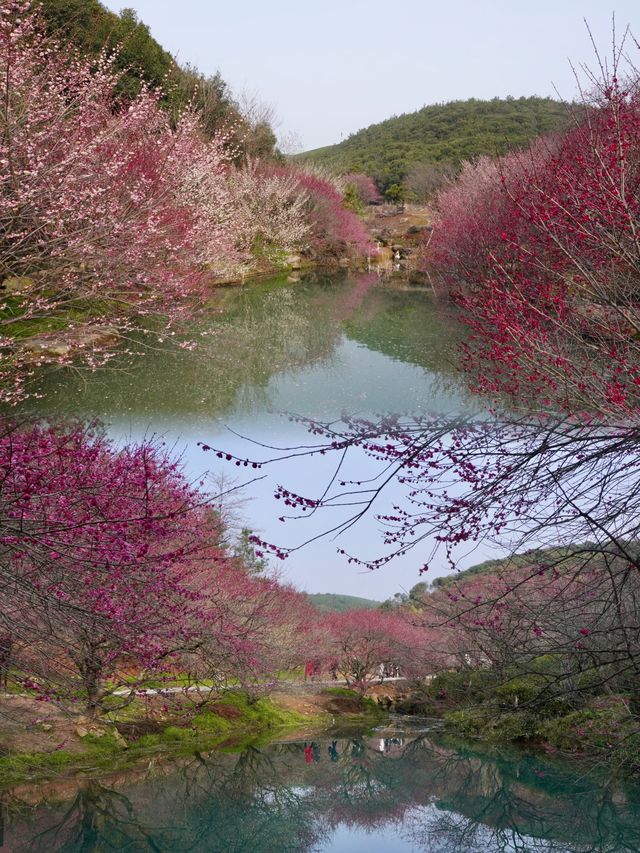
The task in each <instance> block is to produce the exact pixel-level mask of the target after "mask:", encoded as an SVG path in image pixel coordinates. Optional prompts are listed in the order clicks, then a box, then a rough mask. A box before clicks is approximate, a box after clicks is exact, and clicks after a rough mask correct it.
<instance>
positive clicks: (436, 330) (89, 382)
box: [23, 275, 484, 600]
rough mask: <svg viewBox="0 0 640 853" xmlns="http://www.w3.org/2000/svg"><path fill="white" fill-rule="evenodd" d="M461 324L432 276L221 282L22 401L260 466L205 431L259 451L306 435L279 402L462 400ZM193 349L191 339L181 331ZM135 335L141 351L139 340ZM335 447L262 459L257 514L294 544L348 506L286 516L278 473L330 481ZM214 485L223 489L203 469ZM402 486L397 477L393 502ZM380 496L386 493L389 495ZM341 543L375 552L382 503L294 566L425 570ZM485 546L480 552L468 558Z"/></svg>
mask: <svg viewBox="0 0 640 853" xmlns="http://www.w3.org/2000/svg"><path fill="white" fill-rule="evenodd" d="M460 339H461V330H460V327H459V326H458V325H457V324H456V323H455V321H454V320H453V318H452V317H450V316H448V314H447V309H446V307H445V306H443V305H439V304H438V303H437V301H436V300H435V299H434V298H433V295H432V293H431V290H430V289H427V288H415V287H409V286H407V285H406V284H403V283H402V282H400V283H394V282H391V283H385V282H384V281H380V280H379V279H378V277H377V276H376V275H359V276H354V277H350V276H323V275H313V276H310V277H308V278H304V279H302V281H300V282H297V283H291V282H289V281H287V280H286V278H285V279H275V280H272V281H267V282H260V283H256V284H252V285H247V286H245V287H236V288H225V289H222V290H218V291H216V292H215V293H214V294H213V299H212V305H211V307H210V309H209V310H208V311H205V312H204V314H203V316H202V318H201V319H200V321H199V322H198V323H197V324H195V325H194V326H193V327H192V328H190V329H189V330H188V331H187V332H186V333H184V334H183V335H180V334H176V335H169V336H159V335H153V334H150V335H147V336H146V337H145V344H146V347H145V348H144V355H135V354H126V353H125V354H121V355H118V356H116V357H115V358H114V359H113V360H112V361H111V362H110V363H109V365H108V367H107V368H106V369H104V370H101V371H98V372H95V373H91V372H83V371H77V370H70V369H64V370H50V371H48V372H47V373H45V374H44V375H43V376H42V377H41V381H40V382H39V384H38V386H36V388H35V389H34V390H35V392H36V393H37V394H38V395H40V396H39V397H38V398H37V399H31V400H30V401H29V402H28V403H27V404H26V405H25V406H24V407H23V411H25V412H29V413H32V414H38V415H43V416H51V415H56V414H57V415H75V416H79V417H83V418H93V417H99V418H101V419H102V420H103V421H104V422H105V423H106V424H107V425H108V429H109V431H110V432H111V434H112V435H113V436H114V437H115V438H116V439H117V440H119V441H124V440H127V439H130V438H133V439H140V438H142V437H144V436H151V435H160V436H162V437H163V439H164V440H165V441H166V442H167V444H168V445H169V446H171V447H172V448H175V450H176V452H177V453H180V454H181V455H182V458H183V461H184V463H185V465H186V469H187V472H188V474H189V476H190V477H192V478H200V477H202V476H203V475H204V472H205V471H209V472H211V473H212V476H213V477H214V479H215V478H218V479H219V477H220V476H223V477H224V478H227V479H225V484H228V482H229V480H228V478H230V477H234V476H236V475H237V476H238V477H239V480H238V481H239V482H246V481H249V480H251V479H252V477H251V476H244V475H245V473H246V472H245V471H244V470H243V469H240V470H238V469H236V468H235V467H234V466H233V465H231V466H229V465H228V464H223V463H220V462H219V460H218V459H217V458H216V457H215V455H214V454H212V453H204V452H203V451H202V449H201V448H200V446H199V442H205V443H207V444H209V445H212V446H214V447H223V448H224V449H225V450H227V451H229V452H231V453H234V454H238V455H240V456H242V457H243V458H244V457H246V456H250V457H251V458H256V457H259V458H261V459H264V458H269V457H270V456H277V455H280V454H279V452H278V451H273V450H269V449H264V448H261V447H257V446H256V445H254V444H250V443H248V442H247V441H245V440H243V439H242V438H240V436H248V437H250V438H251V439H254V440H256V441H259V442H262V443H266V444H268V445H270V446H273V447H292V446H298V445H301V444H308V443H309V442H310V440H311V439H310V436H309V434H308V432H307V430H306V428H305V427H304V426H303V425H301V424H300V423H297V422H292V421H291V420H289V419H288V418H287V417H286V415H283V414H282V413H283V412H284V413H295V414H299V415H303V416H306V417H311V418H318V419H322V420H333V419H336V418H340V416H341V415H342V414H343V413H346V414H349V415H361V416H365V417H368V416H373V415H375V414H378V413H387V412H392V413H407V412H412V413H422V414H425V413H427V412H431V411H434V410H436V411H446V412H454V413H457V412H464V411H467V409H468V408H469V406H470V398H469V396H468V395H467V394H466V393H465V391H464V389H463V388H461V387H460V386H459V384H458V377H457V374H456V370H455V367H454V362H455V355H456V353H455V350H456V345H457V343H458V341H459V340H460ZM191 342H195V343H196V344H197V346H196V347H195V348H194V349H193V350H192V349H183V348H181V345H187V346H190V344H191ZM129 349H130V350H133V351H134V352H137V351H141V347H140V346H139V345H138V343H137V341H133V342H131V344H130V345H129ZM331 464H332V460H331V459H328V458H327V459H324V458H322V459H319V458H316V459H302V460H300V459H296V460H294V461H286V460H285V461H283V462H282V463H280V464H279V465H277V466H272V467H269V468H268V469H264V470H263V471H261V472H260V475H261V476H262V475H264V479H259V480H256V481H255V482H251V483H250V484H249V485H248V486H247V487H246V489H245V491H244V496H245V498H246V499H247V503H246V504H245V506H244V507H243V510H242V514H243V517H244V521H245V523H246V525H247V526H248V527H251V528H252V529H253V530H256V531H257V532H259V533H261V534H263V535H264V537H265V538H267V539H269V540H272V541H278V543H279V544H282V545H287V546H295V545H298V544H299V543H300V542H302V541H304V540H306V539H308V538H311V537H313V536H315V535H317V534H318V533H319V532H321V531H322V530H323V529H325V528H329V527H331V526H332V525H333V523H334V522H335V521H336V520H339V519H338V513H333V514H332V513H330V512H327V513H325V514H324V515H322V516H321V517H317V518H315V517H314V518H313V519H309V520H305V521H303V522H300V523H293V524H287V525H282V524H281V523H280V522H279V521H278V517H279V516H280V515H281V508H280V506H279V504H278V503H277V502H275V501H274V500H273V489H274V484H275V483H276V482H283V483H286V485H287V486H288V487H289V488H291V489H292V490H293V491H299V492H303V491H306V492H314V491H316V492H317V491H320V490H321V488H322V485H323V483H324V482H325V481H326V478H327V474H328V470H329V468H330V466H331ZM350 465H351V467H350V469H349V470H350V473H351V475H352V478H353V479H356V480H361V479H365V478H366V476H368V475H369V473H370V471H371V462H370V460H368V459H367V458H366V457H365V456H364V454H357V453H354V454H352V457H351V461H350ZM217 482H218V480H216V484H217ZM204 485H205V488H211V489H212V490H213V491H216V489H217V485H212V482H211V480H210V479H208V478H207V476H206V475H204ZM398 499H401V494H400V492H399V491H398V490H395V489H394V488H393V487H392V488H388V489H387V490H386V493H385V495H384V501H386V502H387V504H391V503H393V502H394V501H395V500H398ZM378 509H380V510H382V509H383V505H382V503H381V504H380V506H379V507H378ZM338 546H340V547H343V548H345V549H346V550H350V551H353V552H357V553H359V554H360V555H361V556H365V557H366V556H369V555H371V556H376V555H377V554H378V552H379V550H381V549H382V545H381V542H380V537H379V536H378V525H377V523H376V522H375V520H374V518H373V516H370V517H368V518H367V519H365V520H364V521H363V522H362V523H361V524H360V525H358V526H357V528H354V529H353V530H351V531H350V532H349V535H348V536H347V537H345V538H344V539H342V540H341V541H340V542H339V543H336V542H333V541H331V540H330V539H324V540H320V541H317V542H315V543H314V544H313V545H312V546H310V547H308V548H305V549H304V550H303V551H301V552H298V553H296V554H294V555H293V556H292V557H291V558H290V559H289V560H288V561H287V563H286V565H285V566H284V571H285V574H286V576H287V578H288V579H290V580H291V581H293V582H294V583H295V584H296V585H297V586H299V587H300V588H303V589H307V590H308V591H309V592H341V593H345V594H353V595H364V596H366V597H369V598H376V599H380V600H384V599H385V598H387V597H389V596H390V595H392V594H393V593H394V592H397V591H398V590H399V589H400V588H405V589H410V588H411V587H412V586H413V585H414V584H415V583H416V582H417V581H418V580H419V579H420V578H419V576H418V569H419V567H420V566H421V565H422V562H423V561H422V562H421V560H420V555H417V554H416V555H412V556H411V557H410V558H408V559H405V560H398V561H396V563H394V570H393V573H392V574H391V573H387V574H377V575H374V574H369V575H368V576H367V577H366V579H363V576H362V574H360V573H359V572H357V571H355V569H354V568H353V567H350V566H348V565H347V564H346V563H345V561H344V559H342V558H339V557H338V555H337V548H338ZM483 556H484V555H482V554H481V555H479V556H478V555H475V556H474V557H473V558H470V562H474V561H477V560H478V559H479V558H482V557H483Z"/></svg>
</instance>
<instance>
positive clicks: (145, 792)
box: [0, 720, 640, 853]
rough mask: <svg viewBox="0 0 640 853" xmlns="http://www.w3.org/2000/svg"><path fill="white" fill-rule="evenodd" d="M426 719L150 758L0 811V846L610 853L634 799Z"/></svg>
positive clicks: (635, 835)
mask: <svg viewBox="0 0 640 853" xmlns="http://www.w3.org/2000/svg"><path fill="white" fill-rule="evenodd" d="M431 729H432V725H430V724H429V722H428V721H419V720H414V721H413V722H408V721H407V720H404V721H401V722H399V723H394V722H392V723H391V724H390V725H387V726H385V727H382V728H380V729H378V730H375V731H373V732H368V733H355V734H354V733H350V734H349V735H344V734H342V735H341V734H336V735H334V736H329V737H324V738H323V737H320V738H317V739H314V740H308V741H295V742H281V743H278V742H275V743H272V744H270V745H269V746H266V747H264V746H263V747H255V746H250V747H246V748H244V749H243V750H242V751H239V752H229V751H226V752H225V751H220V752H215V753H208V754H197V755H192V756H183V757H181V758H176V759H173V760H171V761H166V760H165V761H164V762H163V761H156V760H152V761H150V762H149V763H148V765H147V766H145V767H143V768H140V769H138V770H135V771H131V772H130V773H129V774H128V775H121V776H119V777H113V778H111V779H108V778H103V779H100V780H91V781H86V782H82V783H71V785H70V784H67V786H66V788H65V787H64V786H63V785H59V786H57V787H56V785H55V784H54V785H53V786H52V787H51V788H50V789H48V790H47V789H43V790H42V792H41V793H42V794H43V795H46V796H47V797H48V802H49V804H48V805H41V806H39V807H37V808H35V809H27V808H24V807H23V808H22V809H21V808H20V806H19V805H18V804H16V803H12V804H9V803H7V804H6V805H5V807H4V812H3V814H4V822H3V823H0V850H3V851H4V850H7V851H12V853H18V851H25V853H26V851H33V853H41V851H42V853H45V851H46V852H47V853H48V852H49V851H64V853H89V851H91V853H102V851H124V850H126V851H131V853H134V851H151V850H155V851H171V853H181V851H185V852H186V851H192V853H197V851H203V853H204V851H207V853H215V851H221V853H222V851H224V853H232V852H233V853H250V851H251V853H285V851H292V852H293V851H296V853H303V851H319V853H329V851H331V853H377V851H380V853H382V851H384V853H401V851H402V853H404V852H405V851H406V853H408V852H409V851H431V853H506V851H523V853H542V851H544V852H545V853H550V851H553V853H586V851H590V853H616V851H637V850H638V849H640V810H638V808H637V806H638V802H639V801H640V791H638V789H637V788H636V787H633V786H631V785H626V784H624V783H622V782H611V781H608V782H607V781H603V780H602V778H601V774H599V773H598V772H597V771H593V772H586V771H585V769H584V768H580V765H578V769H577V770H576V768H575V765H572V767H571V769H570V768H569V767H568V766H566V765H563V764H562V763H560V762H558V761H555V762H554V761H552V760H550V759H548V758H546V757H543V756H540V755H533V754H530V753H519V752H517V751H515V750H511V751H509V752H507V753H505V754H496V755H491V754H482V753H481V752H478V751H474V748H473V747H469V746H466V747H463V746H460V745H459V744H458V745H454V744H452V743H449V742H447V740H446V739H445V738H443V737H442V736H439V735H438V733H437V732H433V731H432V730H431Z"/></svg>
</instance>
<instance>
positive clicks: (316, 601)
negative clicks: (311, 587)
mask: <svg viewBox="0 0 640 853" xmlns="http://www.w3.org/2000/svg"><path fill="white" fill-rule="evenodd" d="M308 597H309V598H310V600H311V603H312V604H313V605H314V606H315V607H317V608H318V610H320V611H322V612H323V613H344V612H345V611H346V610H376V609H377V608H378V607H380V604H381V602H380V601H372V600H371V599H370V598H360V597H358V596H357V595H335V594H333V593H329V592H326V593H325V592H314V593H308Z"/></svg>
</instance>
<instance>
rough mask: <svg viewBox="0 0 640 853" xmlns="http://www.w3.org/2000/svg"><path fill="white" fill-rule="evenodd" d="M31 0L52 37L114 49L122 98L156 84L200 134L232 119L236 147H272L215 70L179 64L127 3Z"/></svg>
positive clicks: (263, 152) (87, 50) (263, 127)
mask: <svg viewBox="0 0 640 853" xmlns="http://www.w3.org/2000/svg"><path fill="white" fill-rule="evenodd" d="M33 5H34V7H37V8H38V9H39V12H40V14H41V15H42V17H43V20H44V23H45V26H46V28H47V30H48V31H49V33H50V34H51V35H52V36H54V37H55V39H56V40H58V41H61V42H63V43H64V42H70V43H71V44H72V45H73V46H74V47H75V49H76V50H78V51H80V53H82V54H84V55H86V56H90V57H93V56H95V57H97V56H98V55H99V54H100V53H101V51H103V50H105V49H106V50H107V51H108V52H109V51H116V63H115V64H116V68H117V69H118V70H119V71H120V72H121V74H122V77H121V80H120V86H119V89H120V91H119V94H120V95H121V96H122V97H123V98H125V99H127V98H129V97H132V96H134V95H135V94H136V93H137V92H138V91H139V89H140V86H141V85H143V84H144V85H147V86H149V87H151V88H152V89H160V90H162V91H164V92H165V97H164V106H165V107H166V109H167V110H169V111H170V112H171V114H172V115H173V116H174V117H176V118H177V116H178V115H179V114H180V112H181V111H182V110H183V109H184V108H185V107H187V106H188V105H191V104H193V105H194V106H195V108H196V109H197V110H198V112H199V114H200V122H201V126H202V129H203V131H204V133H205V135H207V136H209V137H213V135H214V134H215V133H216V132H217V131H219V130H220V129H221V128H223V127H226V126H231V125H233V126H234V127H236V128H237V129H236V132H235V136H234V139H233V140H232V145H233V147H234V148H236V149H238V150H239V151H240V152H241V153H243V154H245V153H246V154H249V155H251V156H268V155H270V154H272V153H273V148H274V145H275V142H276V138H275V135H274V133H273V130H272V129H271V127H270V126H269V125H268V124H267V123H266V122H256V123H254V124H250V123H247V122H246V121H244V119H243V118H242V117H241V116H240V114H239V112H238V109H237V106H236V104H235V103H234V101H233V97H232V94H231V92H230V90H229V87H228V86H227V84H226V82H225V81H224V80H223V79H222V77H221V75H220V73H219V72H218V73H216V74H214V75H212V76H206V75H204V74H202V73H201V72H199V71H198V69H197V68H194V67H192V66H190V65H184V66H181V65H179V64H178V63H177V62H175V60H174V59H173V57H172V56H171V54H170V53H168V52H167V51H166V50H165V49H164V48H163V47H162V45H160V44H159V43H158V42H157V41H156V40H155V39H154V38H153V36H152V35H151V32H150V31H149V27H148V26H147V25H146V24H145V23H144V22H143V21H140V20H139V19H138V17H137V15H136V13H135V12H134V11H133V10H132V9H123V10H122V11H121V12H120V14H119V15H116V14H115V13H114V12H111V11H110V10H109V9H107V8H106V7H105V6H103V5H102V3H100V2H99V0H37V2H36V0H34V2H33Z"/></svg>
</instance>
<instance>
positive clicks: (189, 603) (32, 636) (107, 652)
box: [0, 422, 294, 713]
mask: <svg viewBox="0 0 640 853" xmlns="http://www.w3.org/2000/svg"><path fill="white" fill-rule="evenodd" d="M0 489H1V491H0V505H1V506H2V519H1V535H0V549H1V551H2V553H1V557H0V577H1V579H2V582H1V583H0V589H1V590H2V592H1V598H2V606H1V607H0V626H1V631H2V634H3V635H5V636H8V637H10V638H11V640H12V644H13V651H12V658H13V659H14V661H15V663H16V664H17V665H18V667H19V668H20V669H22V670H23V671H25V672H26V673H27V674H28V678H27V679H26V681H25V684H26V686H31V687H34V689H37V690H38V692H39V693H40V695H41V696H42V697H44V698H58V699H61V700H65V701H68V700H69V699H70V698H71V697H72V696H73V694H74V692H75V691H77V690H78V688H80V690H81V691H82V693H83V695H84V697H85V701H86V705H87V708H88V710H89V711H90V712H92V713H95V712H97V711H99V710H100V709H101V708H102V707H104V703H105V699H106V697H107V696H108V695H109V694H111V695H112V694H113V691H114V690H115V689H116V687H117V686H119V685H120V675H121V673H122V672H123V671H124V670H125V669H128V670H131V669H132V668H133V669H134V670H135V671H137V672H138V673H139V674H140V677H139V681H138V682H137V683H143V682H144V680H145V678H146V677H148V675H149V673H152V672H155V673H157V672H158V671H167V670H170V669H171V668H175V667H176V666H177V665H178V664H179V661H180V660H182V659H184V656H185V655H187V656H191V658H193V656H200V657H201V658H202V659H203V660H204V659H205V658H207V656H208V659H209V660H210V659H211V657H212V656H215V659H216V661H217V662H218V665H219V667H220V668H221V669H224V672H225V673H226V674H227V675H228V674H229V673H230V672H231V671H233V672H235V673H236V675H237V674H238V673H242V672H244V671H249V670H251V672H252V673H254V674H258V673H266V672H268V671H270V667H271V664H272V662H273V660H272V659H273V655H272V654H269V653H268V643H269V641H268V635H269V634H270V632H272V635H275V633H277V631H278V629H279V627H282V626H284V624H285V622H286V619H283V617H282V615H280V617H278V616H277V614H278V612H280V613H281V612H282V611H278V601H277V599H278V596H279V594H280V589H279V587H278V586H277V584H276V583H275V581H267V580H265V579H256V578H252V577H250V576H249V575H248V574H247V573H246V572H245V571H243V567H242V566H240V565H238V563H237V561H235V560H233V559H232V558H230V557H229V555H228V554H227V553H226V552H225V550H224V549H223V548H221V547H220V545H219V542H220V540H221V538H222V532H221V530H220V524H219V520H218V517H217V516H216V515H215V514H214V513H213V512H212V511H211V510H210V509H209V508H208V507H207V505H206V502H205V500H204V498H203V495H202V493H201V492H199V491H198V490H197V489H195V488H193V487H192V486H191V485H190V484H189V483H188V481H187V480H186V479H185V478H184V476H183V474H182V473H181V471H180V468H179V466H178V465H177V463H176V462H175V461H172V460H171V459H170V457H169V456H168V455H167V453H166V452H165V451H164V450H163V448H162V447H161V446H159V445H157V444H153V443H150V442H144V443H142V444H140V445H136V446H128V447H124V448H116V447H115V446H114V445H113V444H112V443H111V442H109V441H108V440H107V439H106V438H105V437H104V435H103V434H102V433H101V432H99V431H97V430H95V429H89V428H86V427H83V426H80V425H77V426H67V427H64V426H60V427H57V426H41V427H38V426H36V427H20V426H17V425H15V424H10V423H6V422H5V423H3V429H2V434H1V436H0ZM283 595H284V599H287V593H283ZM288 598H289V599H290V598H291V594H289V596H288ZM289 617H290V618H291V619H293V618H294V616H293V613H292V612H291V609H290V611H289ZM265 623H267V624H266V625H265ZM282 630H284V627H282ZM107 679H109V680H110V684H109V685H107V683H106V682H107ZM127 683H128V684H129V685H131V682H130V681H127ZM134 687H135V682H134Z"/></svg>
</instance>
